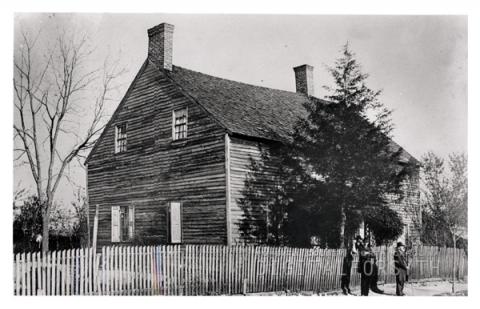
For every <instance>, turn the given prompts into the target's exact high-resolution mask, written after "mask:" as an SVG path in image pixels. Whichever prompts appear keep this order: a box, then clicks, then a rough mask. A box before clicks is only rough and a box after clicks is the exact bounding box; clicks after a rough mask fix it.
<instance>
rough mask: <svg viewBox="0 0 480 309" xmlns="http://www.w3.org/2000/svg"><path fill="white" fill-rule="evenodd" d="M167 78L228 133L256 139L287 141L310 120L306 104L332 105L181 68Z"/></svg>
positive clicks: (394, 145) (406, 156)
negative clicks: (300, 123) (304, 120)
mask: <svg viewBox="0 0 480 309" xmlns="http://www.w3.org/2000/svg"><path fill="white" fill-rule="evenodd" d="M167 74H168V76H169V77H170V78H171V79H172V81H173V82H174V83H176V84H177V86H179V87H180V88H182V90H183V91H184V92H186V93H187V94H188V95H189V96H191V97H192V98H193V99H194V100H195V101H197V102H198V103H199V104H200V105H202V106H203V107H204V108H205V109H206V110H207V111H208V112H209V113H210V114H212V115H213V116H214V117H215V118H216V119H217V121H218V122H220V123H221V124H222V125H223V126H224V127H225V128H226V129H227V130H228V131H229V132H231V133H234V134H239V135H244V136H249V137H254V138H261V139H268V140H275V141H283V140H286V139H288V138H289V136H290V133H292V132H293V128H294V126H295V123H296V122H297V120H298V119H299V118H304V117H306V116H307V111H306V110H305V108H304V104H305V103H307V102H308V101H309V100H312V99H315V100H317V101H320V102H324V103H325V104H329V103H330V102H328V101H324V100H321V99H318V98H309V97H308V96H306V95H304V94H301V93H296V92H290V91H285V90H278V89H272V88H266V87H261V86H255V85H250V84H246V83H241V82H236V81H232V80H228V79H223V78H219V77H215V76H211V75H207V74H203V73H199V72H195V71H192V70H188V69H185V68H182V67H179V66H173V69H172V71H171V72H169V73H167ZM391 147H392V151H398V150H399V149H401V150H402V151H401V155H400V158H399V159H400V161H401V162H404V163H408V162H411V161H413V162H414V163H418V161H417V160H416V159H415V158H414V157H413V156H412V155H410V154H409V153H408V152H407V151H406V150H405V149H403V148H402V147H401V146H400V145H398V144H397V143H396V142H395V141H393V140H392V141H391Z"/></svg>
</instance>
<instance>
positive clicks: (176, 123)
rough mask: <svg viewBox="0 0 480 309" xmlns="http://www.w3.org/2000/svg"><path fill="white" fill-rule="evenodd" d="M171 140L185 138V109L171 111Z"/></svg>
mask: <svg viewBox="0 0 480 309" xmlns="http://www.w3.org/2000/svg"><path fill="white" fill-rule="evenodd" d="M172 138H173V140H178V139H183V138H187V109H186V108H182V109H177V110H175V111H173V128H172Z"/></svg>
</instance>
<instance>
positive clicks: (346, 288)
mask: <svg viewBox="0 0 480 309" xmlns="http://www.w3.org/2000/svg"><path fill="white" fill-rule="evenodd" d="M357 239H358V238H357ZM356 247H357V244H356V241H355V244H352V243H350V245H349V246H348V249H347V254H346V255H345V257H344V258H343V264H342V277H341V288H342V291H343V294H344V295H348V294H352V292H351V291H350V277H351V274H352V261H353V255H354V254H356V253H357V251H356Z"/></svg>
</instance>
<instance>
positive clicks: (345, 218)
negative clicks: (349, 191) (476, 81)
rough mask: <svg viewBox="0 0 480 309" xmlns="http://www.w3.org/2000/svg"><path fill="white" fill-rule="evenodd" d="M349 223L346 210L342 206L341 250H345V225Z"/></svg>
mask: <svg viewBox="0 0 480 309" xmlns="http://www.w3.org/2000/svg"><path fill="white" fill-rule="evenodd" d="M346 222H347V215H346V214H345V208H344V206H343V205H342V207H341V208H340V248H341V249H343V248H345V225H346Z"/></svg>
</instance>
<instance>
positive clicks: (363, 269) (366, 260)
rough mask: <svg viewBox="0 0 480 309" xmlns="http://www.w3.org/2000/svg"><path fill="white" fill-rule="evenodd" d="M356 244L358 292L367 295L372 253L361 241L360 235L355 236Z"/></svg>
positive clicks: (371, 271)
mask: <svg viewBox="0 0 480 309" xmlns="http://www.w3.org/2000/svg"><path fill="white" fill-rule="evenodd" d="M357 244H358V252H359V259H358V268H357V271H358V272H359V273H360V291H361V292H360V294H361V295H362V296H368V292H369V290H370V284H371V279H372V274H373V258H374V255H373V252H372V251H371V249H370V248H369V247H367V246H366V245H365V244H364V243H363V240H362V238H361V237H357Z"/></svg>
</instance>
